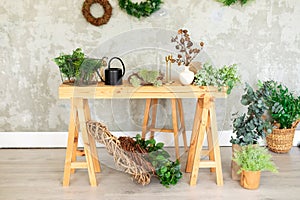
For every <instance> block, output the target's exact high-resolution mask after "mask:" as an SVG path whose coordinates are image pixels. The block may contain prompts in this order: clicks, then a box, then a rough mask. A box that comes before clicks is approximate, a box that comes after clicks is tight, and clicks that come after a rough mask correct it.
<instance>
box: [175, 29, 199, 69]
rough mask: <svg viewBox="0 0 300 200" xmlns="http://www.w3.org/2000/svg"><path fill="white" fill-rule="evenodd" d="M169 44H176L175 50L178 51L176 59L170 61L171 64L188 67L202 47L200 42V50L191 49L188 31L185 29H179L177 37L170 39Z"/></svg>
mask: <svg viewBox="0 0 300 200" xmlns="http://www.w3.org/2000/svg"><path fill="white" fill-rule="evenodd" d="M171 42H174V43H176V46H175V48H176V50H178V51H179V53H178V55H177V58H175V59H172V60H171V62H172V63H174V62H176V63H178V66H180V65H185V66H189V64H190V63H191V62H192V61H193V60H194V58H195V57H196V56H197V55H198V54H199V53H200V51H201V50H202V49H203V46H204V43H203V42H200V48H193V45H194V43H193V42H192V41H191V38H190V35H189V34H188V30H185V29H179V30H178V35H176V36H175V37H172V39H171Z"/></svg>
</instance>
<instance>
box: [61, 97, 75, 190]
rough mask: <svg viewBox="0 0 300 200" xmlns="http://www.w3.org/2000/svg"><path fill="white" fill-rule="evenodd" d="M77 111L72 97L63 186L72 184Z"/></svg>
mask: <svg viewBox="0 0 300 200" xmlns="http://www.w3.org/2000/svg"><path fill="white" fill-rule="evenodd" d="M76 116H77V112H76V109H75V107H74V99H73V98H71V110H70V121H69V133H68V143H67V150H66V158H65V167H64V178H63V186H64V187H66V186H69V184H70V175H71V162H72V157H73V152H74V151H73V148H74V139H75V132H76V125H75V120H76Z"/></svg>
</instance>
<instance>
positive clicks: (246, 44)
mask: <svg viewBox="0 0 300 200" xmlns="http://www.w3.org/2000/svg"><path fill="white" fill-rule="evenodd" d="M82 2H83V1H60V0H44V1H38V0H16V1H2V2H1V5H0V84H1V88H0V97H1V101H0V131H66V130H67V124H68V117H69V106H70V105H69V101H67V100H59V99H58V86H59V84H60V75H59V70H58V68H57V67H56V65H55V63H54V62H53V61H52V59H53V58H54V57H56V56H58V55H59V53H60V52H66V53H67V52H71V51H72V50H73V49H75V48H77V47H81V48H82V49H83V50H84V52H86V53H87V54H88V55H90V56H93V57H102V56H109V57H112V56H120V57H122V58H123V59H124V62H125V63H126V66H127V75H128V74H129V73H130V72H132V70H134V69H136V68H141V67H148V68H155V69H164V56H165V55H167V54H169V53H172V51H173V50H174V47H173V45H172V44H171V43H170V37H171V35H172V34H175V33H176V31H177V29H179V28H182V27H183V28H187V29H188V30H189V31H190V34H191V37H192V39H193V41H204V42H205V49H204V51H203V52H202V54H201V55H199V57H197V59H196V60H198V61H201V62H206V61H210V62H212V63H213V64H215V65H216V66H223V65H225V64H232V63H237V64H238V67H239V72H240V74H241V76H242V79H243V82H246V81H247V82H249V83H251V84H255V83H256V81H257V80H258V79H261V80H267V79H275V80H278V81H282V82H283V83H285V84H286V85H287V86H289V88H290V89H291V90H294V91H295V92H296V93H298V94H299V93H300V81H299V78H300V73H299V71H300V26H299V20H300V1H298V0H257V1H252V2H250V3H249V4H248V5H245V6H244V7H241V6H240V5H239V4H236V5H234V6H231V7H224V6H223V5H221V4H220V3H218V2H216V1H214V0H205V1H204V0H203V1H199V0H185V1H179V0H164V2H165V3H164V4H163V5H162V9H161V10H160V11H159V12H158V13H155V14H154V15H152V16H151V17H149V18H144V19H140V20H138V19H136V18H134V17H131V16H129V15H127V14H126V13H124V12H123V11H121V10H120V9H119V7H118V5H117V0H110V2H111V4H112V6H113V15H112V17H111V19H110V21H109V23H108V24H107V25H104V26H101V27H96V26H93V25H91V24H89V23H87V22H86V21H85V19H84V17H83V16H82V14H81V6H82ZM97 11H101V9H99V8H97V7H96V6H95V7H94V8H93V12H97ZM173 69H174V73H173V74H174V77H175V78H176V76H177V73H178V72H180V70H181V68H178V67H175V66H174V67H173ZM242 92H243V90H242V86H240V87H238V88H236V89H235V90H234V91H233V93H232V94H231V95H230V96H229V97H228V98H227V99H226V100H218V102H217V112H218V123H219V129H221V130H222V129H230V128H231V127H230V126H231V121H230V118H231V114H232V113H233V112H236V111H239V110H242V109H243V108H242V106H241V105H240V104H239V99H240V96H241V94H242ZM194 103H195V101H194V100H184V109H185V119H186V123H187V126H188V129H191V124H192V119H193V115H194ZM143 105H144V101H143V100H130V101H126V100H116V101H111V100H97V101H90V106H91V109H92V117H93V118H94V119H96V120H102V121H104V122H105V123H107V124H108V126H109V128H110V129H111V130H139V129H140V124H141V122H142V116H143ZM167 105H169V104H168V103H167V102H165V101H161V106H160V108H161V109H160V113H159V117H160V124H161V125H163V124H167V125H168V124H169V121H170V112H169V111H170V108H169V107H168V106H167Z"/></svg>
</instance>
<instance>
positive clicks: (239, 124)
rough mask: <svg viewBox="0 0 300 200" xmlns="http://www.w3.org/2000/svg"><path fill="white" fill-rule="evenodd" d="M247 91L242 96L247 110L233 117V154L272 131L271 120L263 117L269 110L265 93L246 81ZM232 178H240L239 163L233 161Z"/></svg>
mask: <svg viewBox="0 0 300 200" xmlns="http://www.w3.org/2000/svg"><path fill="white" fill-rule="evenodd" d="M244 91H245V93H244V95H243V96H242V98H241V103H242V105H244V106H247V112H246V113H243V114H239V113H235V114H234V115H233V116H234V119H233V133H234V136H231V140H230V142H231V143H232V154H234V153H235V152H236V151H238V150H240V149H241V147H242V146H247V145H255V144H258V142H259V140H260V139H263V138H265V135H266V132H268V133H271V132H272V125H271V123H270V121H269V120H268V119H267V118H265V117H263V116H264V113H265V111H266V110H267V108H268V107H267V105H266V104H265V102H264V99H263V98H264V94H265V93H262V92H261V91H260V90H254V89H253V88H252V87H251V86H250V85H249V84H248V83H246V86H245V89H244ZM231 170H232V174H231V176H232V179H233V180H239V179H240V176H239V175H238V174H237V172H238V170H239V168H238V165H237V164H236V163H235V162H234V161H232V162H231Z"/></svg>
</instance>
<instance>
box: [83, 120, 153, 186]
mask: <svg viewBox="0 0 300 200" xmlns="http://www.w3.org/2000/svg"><path fill="white" fill-rule="evenodd" d="M86 124H87V131H88V133H89V134H90V135H91V136H92V137H94V139H95V140H96V141H97V142H99V143H101V144H104V145H105V147H106V150H107V152H108V153H109V154H111V155H112V156H113V157H114V161H115V165H116V167H117V168H118V169H120V170H122V171H124V172H125V173H127V174H130V175H132V178H133V179H134V180H135V181H136V182H137V183H139V184H142V185H147V184H149V183H150V179H151V176H152V175H153V174H154V172H155V169H154V168H153V166H152V165H151V164H150V163H149V162H148V161H146V160H145V159H144V157H143V155H142V154H140V153H136V152H131V151H126V150H124V149H123V148H122V138H121V139H120V138H119V139H118V138H116V137H115V136H113V135H112V134H111V133H110V132H109V130H108V129H107V127H106V126H105V125H104V124H102V123H100V122H95V121H88V122H87V123H86ZM123 139H124V137H123Z"/></svg>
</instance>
